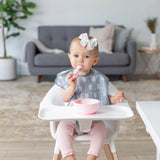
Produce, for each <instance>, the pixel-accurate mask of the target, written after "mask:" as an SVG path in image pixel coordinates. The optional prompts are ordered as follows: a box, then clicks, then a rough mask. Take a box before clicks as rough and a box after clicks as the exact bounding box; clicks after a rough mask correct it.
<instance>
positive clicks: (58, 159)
mask: <svg viewBox="0 0 160 160" xmlns="http://www.w3.org/2000/svg"><path fill="white" fill-rule="evenodd" d="M61 158H62V155H61V152H59V154H57V153H55V154H54V156H53V160H61Z"/></svg>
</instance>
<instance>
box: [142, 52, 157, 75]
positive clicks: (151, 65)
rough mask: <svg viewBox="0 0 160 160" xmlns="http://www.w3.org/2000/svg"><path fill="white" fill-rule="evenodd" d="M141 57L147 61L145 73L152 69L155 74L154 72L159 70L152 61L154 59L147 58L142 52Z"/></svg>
mask: <svg viewBox="0 0 160 160" xmlns="http://www.w3.org/2000/svg"><path fill="white" fill-rule="evenodd" d="M141 57H142V59H143V60H144V62H145V68H144V70H143V74H145V73H147V72H149V71H151V72H152V73H153V74H154V72H155V73H156V72H157V71H156V69H155V67H154V65H153V64H152V63H151V60H152V59H150V60H149V58H147V57H146V56H145V55H143V53H141ZM150 58H151V57H150Z"/></svg>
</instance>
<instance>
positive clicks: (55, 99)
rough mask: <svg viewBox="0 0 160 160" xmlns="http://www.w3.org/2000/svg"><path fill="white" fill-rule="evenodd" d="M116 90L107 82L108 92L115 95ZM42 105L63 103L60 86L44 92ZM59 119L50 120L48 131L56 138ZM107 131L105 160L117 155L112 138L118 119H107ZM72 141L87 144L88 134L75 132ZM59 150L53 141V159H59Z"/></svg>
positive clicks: (88, 141)
mask: <svg viewBox="0 0 160 160" xmlns="http://www.w3.org/2000/svg"><path fill="white" fill-rule="evenodd" d="M117 92H118V90H117V89H116V88H115V87H114V86H113V85H112V83H111V82H110V83H109V94H110V95H115V94H116V93H117ZM44 105H60V106H62V105H65V104H64V102H63V101H62V99H61V88H60V87H58V86H57V85H54V86H53V87H52V88H51V89H50V90H49V91H48V93H47V94H46V96H45V97H44V98H43V100H42V102H41V104H40V107H43V106H44ZM58 123H59V121H50V133H51V136H52V137H53V138H54V139H55V140H56V129H57V126H58ZM106 127H107V131H108V135H107V138H106V140H105V144H104V147H103V148H104V151H105V154H106V157H107V160H118V156H117V153H116V148H115V144H114V138H115V137H116V136H117V134H118V131H119V121H118V120H110V121H107V125H106ZM73 141H74V142H75V143H79V144H89V143H90V135H89V134H84V135H77V134H75V135H74V136H73ZM61 157H62V156H61V152H60V149H59V146H58V142H57V141H56V142H55V149H54V157H53V160H61Z"/></svg>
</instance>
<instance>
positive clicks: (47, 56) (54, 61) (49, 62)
mask: <svg viewBox="0 0 160 160" xmlns="http://www.w3.org/2000/svg"><path fill="white" fill-rule="evenodd" d="M34 64H35V65H36V66H44V67H45V66H46V67H51V66H55V67H56V66H61V67H62V66H64V67H65V66H70V61H69V58H68V53H60V54H54V53H40V54H37V55H36V56H35V58H34Z"/></svg>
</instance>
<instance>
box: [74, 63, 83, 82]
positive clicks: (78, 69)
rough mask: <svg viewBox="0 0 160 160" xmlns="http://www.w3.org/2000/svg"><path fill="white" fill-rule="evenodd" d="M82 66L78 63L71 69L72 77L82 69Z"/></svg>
mask: <svg viewBox="0 0 160 160" xmlns="http://www.w3.org/2000/svg"><path fill="white" fill-rule="evenodd" d="M82 68H83V67H82V66H81V65H78V66H77V67H76V69H74V71H73V74H74V75H73V79H74V78H75V77H76V75H77V74H78V73H79V71H80V70H81V69H82Z"/></svg>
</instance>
